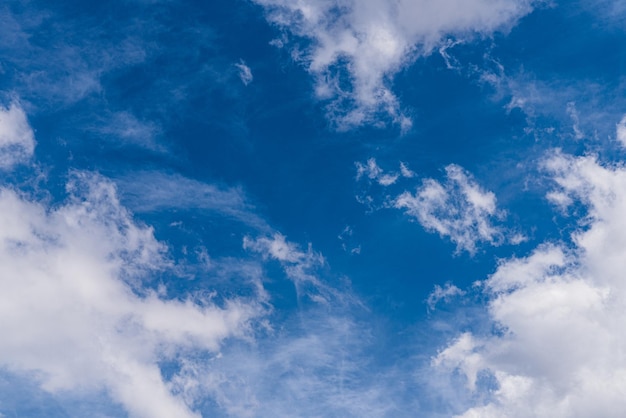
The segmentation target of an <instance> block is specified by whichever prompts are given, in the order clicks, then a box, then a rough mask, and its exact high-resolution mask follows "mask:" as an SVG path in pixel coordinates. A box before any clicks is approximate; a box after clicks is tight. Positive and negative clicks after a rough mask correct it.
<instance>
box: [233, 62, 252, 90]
mask: <svg viewBox="0 0 626 418" xmlns="http://www.w3.org/2000/svg"><path fill="white" fill-rule="evenodd" d="M235 67H237V69H238V70H239V79H240V80H241V82H242V83H243V84H244V85H245V86H247V85H248V84H250V83H252V80H254V77H253V76H252V70H251V69H250V67H248V66H247V65H246V63H245V62H243V61H240V62H239V63H237V64H235Z"/></svg>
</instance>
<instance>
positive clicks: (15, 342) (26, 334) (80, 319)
mask: <svg viewBox="0 0 626 418" xmlns="http://www.w3.org/2000/svg"><path fill="white" fill-rule="evenodd" d="M18 119H19V118H18ZM67 190H68V193H69V198H68V200H67V201H66V202H65V203H63V204H61V205H58V206H55V207H50V206H48V205H47V204H45V203H42V202H39V201H36V200H33V199H30V198H29V197H28V196H26V195H24V194H22V193H20V192H17V191H15V190H13V189H11V188H7V187H4V188H1V189H0V214H1V216H0V271H1V274H0V317H1V318H5V319H10V320H3V321H0V335H2V343H1V344H0V368H2V369H4V370H7V371H9V372H11V373H14V374H18V375H27V376H29V377H30V378H32V379H34V381H35V382H37V383H38V384H39V385H40V386H41V388H42V389H44V390H45V391H47V392H50V393H53V394H67V393H80V394H86V393H101V392H102V391H105V392H106V393H107V394H108V395H109V396H110V398H111V399H112V400H114V401H115V402H116V403H118V404H120V405H121V406H123V408H124V409H125V410H126V411H127V413H128V414H129V416H132V417H141V418H159V417H162V418H170V417H181V418H198V417H199V415H198V414H197V413H196V412H194V403H193V402H192V401H190V400H187V399H183V397H181V396H180V395H179V394H177V393H175V392H174V391H173V390H172V386H171V382H170V381H169V380H168V379H169V378H168V377H167V376H166V375H164V374H162V372H161V369H160V364H161V363H162V362H169V363H171V364H173V365H174V364H177V365H178V366H176V367H180V366H181V363H184V361H185V359H186V358H187V357H188V356H191V357H193V355H197V354H199V355H205V356H211V355H216V354H217V353H218V351H219V350H220V347H221V345H222V342H223V341H224V340H225V339H227V338H229V337H244V336H246V335H247V334H248V329H249V327H248V324H249V322H250V321H251V320H253V319H254V318H256V317H257V316H259V315H260V314H261V313H262V309H261V308H260V305H259V301H258V300H256V299H257V298H256V297H252V296H251V297H250V298H248V299H245V300H244V299H242V298H232V299H229V300H225V301H224V302H223V303H220V304H219V305H218V304H216V303H214V302H213V301H212V300H211V299H210V298H204V297H192V296H188V297H186V298H184V297H183V298H180V299H168V298H166V297H165V296H164V293H165V292H161V291H160V290H159V291H153V290H150V289H149V288H145V287H143V286H141V283H142V281H143V280H146V279H148V278H149V277H150V276H152V275H154V274H155V273H156V272H159V271H163V270H164V269H166V268H168V266H169V265H170V262H169V261H168V259H167V257H166V255H165V250H166V248H165V246H164V245H163V244H162V243H160V242H159V241H157V240H156V239H155V237H154V234H153V230H152V229H151V228H149V227H146V226H143V225H140V224H137V223H136V222H135V221H134V220H133V219H132V217H131V216H130V214H129V212H128V211H127V210H126V209H125V208H124V207H123V206H121V205H120V203H119V201H118V198H117V195H116V190H115V187H114V185H113V184H112V183H111V182H109V181H107V180H105V179H103V178H101V177H99V176H97V175H94V174H91V173H84V172H75V173H73V175H72V177H71V180H70V182H69V183H68V186H67ZM190 383H191V382H190Z"/></svg>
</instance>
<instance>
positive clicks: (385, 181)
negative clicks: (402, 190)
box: [355, 158, 415, 187]
mask: <svg viewBox="0 0 626 418" xmlns="http://www.w3.org/2000/svg"><path fill="white" fill-rule="evenodd" d="M355 165H356V179H357V181H359V180H361V178H363V176H365V177H367V178H368V179H370V180H374V181H375V182H376V183H378V184H380V185H381V186H384V187H387V186H391V185H392V184H395V183H396V182H397V181H398V179H399V178H400V177H408V178H411V177H413V176H415V173H414V172H412V171H411V170H410V169H409V168H408V166H407V165H406V164H405V163H402V162H401V163H400V172H399V173H398V172H392V173H385V172H384V170H383V169H382V168H380V167H379V166H378V163H377V162H376V159H375V158H370V159H369V160H367V162H366V163H365V164H363V163H360V162H356V163H355Z"/></svg>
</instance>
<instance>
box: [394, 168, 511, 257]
mask: <svg viewBox="0 0 626 418" xmlns="http://www.w3.org/2000/svg"><path fill="white" fill-rule="evenodd" d="M446 177H447V178H446V181H445V183H440V182H438V181H437V180H434V179H426V180H424V181H423V183H422V185H421V186H420V187H419V188H418V189H417V191H416V192H415V193H414V194H413V193H410V192H408V191H407V192H404V193H402V194H401V195H400V196H398V197H397V198H396V199H395V200H394V202H393V205H394V206H395V207H396V208H398V209H402V210H404V211H405V212H406V213H407V214H408V215H410V216H412V217H414V218H415V219H417V221H418V222H419V223H420V224H421V225H422V226H423V227H424V228H426V230H428V231H431V232H437V233H438V234H439V235H440V236H442V237H448V238H450V240H452V242H454V243H455V244H456V246H457V251H461V250H465V251H467V252H469V253H470V254H473V253H475V252H476V244H477V243H478V242H487V243H489V244H492V245H499V244H500V243H502V241H503V237H504V234H503V232H504V231H503V230H502V228H500V227H497V226H494V225H493V222H494V221H495V220H497V219H499V218H501V217H502V213H501V212H500V211H498V210H497V208H496V196H495V195H494V194H493V193H492V192H490V191H486V190H483V189H482V188H481V187H480V186H479V185H478V184H477V183H476V182H475V181H474V179H473V178H472V177H471V176H470V175H469V174H468V173H467V172H466V171H465V170H463V169H462V168H461V167H459V166H457V165H449V166H447V167H446Z"/></svg>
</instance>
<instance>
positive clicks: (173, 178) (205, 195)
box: [116, 171, 270, 230]
mask: <svg viewBox="0 0 626 418" xmlns="http://www.w3.org/2000/svg"><path fill="white" fill-rule="evenodd" d="M116 183H117V184H118V185H119V187H120V192H121V194H122V197H123V199H124V201H125V202H126V203H127V204H128V205H129V206H130V208H131V209H132V210H133V211H135V212H154V211H163V210H171V209H181V210H190V209H202V210H204V211H212V212H216V213H220V214H222V215H224V216H228V217H231V218H234V219H237V220H238V221H240V222H243V223H245V224H247V225H249V226H252V227H255V228H257V229H260V230H269V229H270V228H269V226H268V225H267V223H266V222H265V221H264V220H263V219H262V218H260V217H259V216H258V215H257V214H256V213H254V210H253V209H254V207H253V206H252V205H251V204H250V203H249V202H248V198H247V197H246V195H245V193H244V191H243V190H241V189H240V188H236V187H219V186H217V185H213V184H208V183H203V182H200V181H197V180H193V179H189V178H186V177H184V176H181V175H180V174H167V173H162V172H159V171H140V172H135V173H132V174H129V175H128V176H125V177H121V178H119V179H116Z"/></svg>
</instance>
